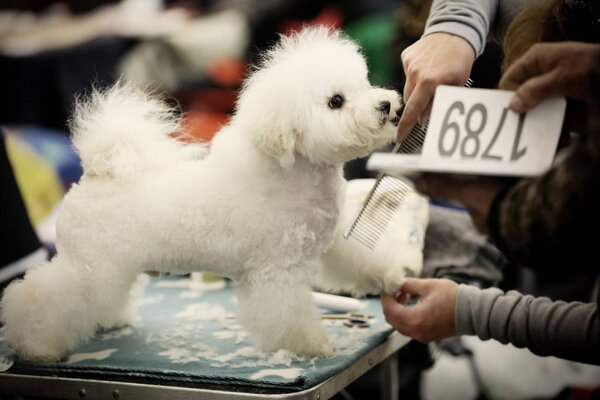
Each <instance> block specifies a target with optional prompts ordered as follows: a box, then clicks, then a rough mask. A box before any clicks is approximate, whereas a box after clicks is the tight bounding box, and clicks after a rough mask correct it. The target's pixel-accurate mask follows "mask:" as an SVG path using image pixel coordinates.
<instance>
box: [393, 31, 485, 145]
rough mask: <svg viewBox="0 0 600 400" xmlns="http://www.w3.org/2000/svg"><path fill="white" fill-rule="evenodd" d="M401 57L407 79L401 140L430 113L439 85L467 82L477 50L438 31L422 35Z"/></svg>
mask: <svg viewBox="0 0 600 400" xmlns="http://www.w3.org/2000/svg"><path fill="white" fill-rule="evenodd" d="M401 57H402V65H403V66H404V73H405V74H406V83H405V85H404V95H403V100H404V104H405V107H404V110H403V112H402V117H401V118H400V122H399V123H398V141H401V140H403V139H404V138H405V137H406V135H408V133H409V132H410V130H411V129H412V127H413V125H414V124H415V123H416V122H417V120H419V121H420V122H424V121H425V120H426V119H427V118H428V117H429V113H430V112H431V105H432V100H433V95H434V93H435V88H436V87H437V86H438V85H440V84H446V85H456V86H462V85H464V84H465V82H466V81H467V79H468V78H469V75H470V74H471V67H472V66H473V61H475V50H474V49H473V47H471V45H470V44H469V42H467V41H466V40H465V39H463V38H461V37H460V36H455V35H451V34H449V33H443V32H439V33H432V34H430V35H427V36H425V37H423V38H421V39H419V40H418V41H417V42H415V43H414V44H412V45H411V46H409V47H407V48H406V49H405V50H404V51H403V52H402V56H401Z"/></svg>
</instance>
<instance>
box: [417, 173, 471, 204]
mask: <svg viewBox="0 0 600 400" xmlns="http://www.w3.org/2000/svg"><path fill="white" fill-rule="evenodd" d="M465 184H466V183H465V182H462V181H459V180H457V179H452V178H449V177H441V176H437V175H431V174H424V175H422V176H421V177H420V178H418V179H417V180H416V181H415V187H416V189H417V190H418V191H419V192H420V193H422V194H424V195H427V196H429V197H437V198H444V199H456V200H461V195H462V193H463V186H464V185H465Z"/></svg>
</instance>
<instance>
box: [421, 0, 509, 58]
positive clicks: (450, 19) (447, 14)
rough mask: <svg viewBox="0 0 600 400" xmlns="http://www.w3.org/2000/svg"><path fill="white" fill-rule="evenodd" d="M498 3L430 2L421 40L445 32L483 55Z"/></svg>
mask: <svg viewBox="0 0 600 400" xmlns="http://www.w3.org/2000/svg"><path fill="white" fill-rule="evenodd" d="M498 1H499V0H433V2H432V4H431V10H430V11H429V18H428V19H427V24H426V26H425V31H424V32H423V36H426V35H429V34H431V33H435V32H446V33H452V34H454V35H457V36H460V37H462V38H463V39H465V40H466V41H467V42H469V43H470V44H471V46H473V49H474V50H475V54H476V56H479V55H481V53H483V49H484V47H485V42H486V38H487V34H488V32H489V30H490V24H491V22H492V21H493V20H494V18H495V16H496V10H497V8H498Z"/></svg>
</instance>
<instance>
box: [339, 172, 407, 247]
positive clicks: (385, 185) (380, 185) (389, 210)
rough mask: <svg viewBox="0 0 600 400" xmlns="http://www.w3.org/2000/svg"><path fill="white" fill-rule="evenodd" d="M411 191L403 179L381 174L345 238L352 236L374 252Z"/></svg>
mask: <svg viewBox="0 0 600 400" xmlns="http://www.w3.org/2000/svg"><path fill="white" fill-rule="evenodd" d="M409 190H412V189H411V188H410V186H409V185H407V184H406V183H405V182H404V181H402V180H401V179H399V178H395V177H393V176H389V175H385V174H380V175H379V176H378V177H377V180H376V182H375V185H374V186H373V189H371V194H370V195H369V197H368V201H367V202H366V203H365V205H364V206H363V207H362V208H361V210H360V212H359V214H358V216H357V217H356V218H355V219H354V223H353V224H352V226H351V227H350V228H349V229H348V230H347V231H346V232H345V233H344V237H345V238H348V237H349V236H350V235H352V237H353V238H355V239H356V240H358V241H359V242H361V243H362V244H363V245H365V246H367V247H368V248H370V249H371V250H373V249H374V248H375V247H376V246H377V243H378V241H379V238H380V237H381V236H382V235H383V232H384V231H385V228H386V227H387V225H388V222H389V221H390V220H391V219H392V218H393V216H394V213H395V212H396V210H397V209H398V208H399V207H400V206H401V205H402V203H403V202H404V198H405V197H406V193H407V192H408V191H409ZM357 228H358V229H357Z"/></svg>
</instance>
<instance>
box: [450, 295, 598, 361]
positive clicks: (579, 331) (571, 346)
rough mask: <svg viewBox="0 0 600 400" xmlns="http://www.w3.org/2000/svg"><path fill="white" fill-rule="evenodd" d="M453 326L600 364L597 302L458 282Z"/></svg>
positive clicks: (461, 331)
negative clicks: (505, 290) (553, 297)
mask: <svg viewBox="0 0 600 400" xmlns="http://www.w3.org/2000/svg"><path fill="white" fill-rule="evenodd" d="M455 324H456V332H457V334H459V335H477V336H479V338H481V339H482V340H488V339H495V340H497V341H499V342H501V343H511V344H513V345H514V346H516V347H527V348H528V349H529V350H531V351H532V352H533V353H535V354H538V355H541V356H548V355H552V356H556V357H560V358H565V359H569V360H573V361H579V362H585V363H591V364H600V321H599V317H598V309H597V305H596V304H593V303H590V304H587V303H580V302H570V303H566V302H564V301H552V300H550V299H549V298H546V297H533V296H530V295H523V294H521V293H519V292H516V291H510V292H507V293H504V292H503V291H501V290H500V289H496V288H489V289H483V290H482V289H478V288H476V287H473V286H467V285H460V287H459V290H458V296H457V299H456V313H455Z"/></svg>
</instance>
